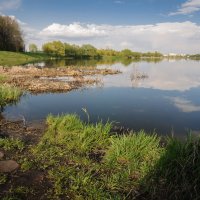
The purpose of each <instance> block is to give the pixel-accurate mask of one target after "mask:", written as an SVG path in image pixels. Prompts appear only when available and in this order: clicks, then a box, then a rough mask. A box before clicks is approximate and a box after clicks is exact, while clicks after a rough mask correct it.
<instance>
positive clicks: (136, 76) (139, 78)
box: [130, 65, 149, 88]
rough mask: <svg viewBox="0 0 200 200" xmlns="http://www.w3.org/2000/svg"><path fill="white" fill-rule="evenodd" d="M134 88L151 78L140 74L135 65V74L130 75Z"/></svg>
mask: <svg viewBox="0 0 200 200" xmlns="http://www.w3.org/2000/svg"><path fill="white" fill-rule="evenodd" d="M130 78H131V83H132V87H134V88H137V87H138V86H139V84H140V82H141V81H144V80H145V79H147V78H149V76H148V75H147V74H146V73H144V72H140V71H139V70H138V69H137V68H136V66H135V65H133V72H132V73H131V75H130Z"/></svg>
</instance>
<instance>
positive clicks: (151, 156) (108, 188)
mask: <svg viewBox="0 0 200 200" xmlns="http://www.w3.org/2000/svg"><path fill="white" fill-rule="evenodd" d="M47 124H48V130H47V131H46V133H45V134H44V136H43V137H42V139H41V141H40V143H39V144H38V145H37V146H36V147H34V148H33V149H32V152H33V154H34V157H35V161H34V162H35V164H34V166H37V168H41V169H43V170H44V169H46V170H47V171H48V174H49V175H48V177H49V179H50V180H51V181H52V183H53V188H52V195H53V194H54V195H55V198H59V197H61V196H64V197H67V196H69V197H70V198H71V199H84V198H86V199H114V198H115V199H124V198H125V197H126V196H129V193H130V191H132V190H133V189H136V188H138V187H139V185H140V183H141V181H142V179H143V177H144V176H146V174H147V173H148V172H149V171H150V170H151V169H152V166H153V165H154V164H155V162H156V161H157V159H158V158H159V156H160V152H161V151H162V148H160V147H159V138H158V137H157V136H155V135H153V136H149V135H147V134H145V133H144V132H139V133H138V134H134V133H130V135H127V136H125V135H123V136H117V135H113V134H111V127H112V124H111V123H109V122H108V123H106V124H105V125H103V124H102V123H101V122H99V123H97V124H88V123H84V122H82V121H81V120H80V119H79V117H77V116H76V115H66V116H60V117H53V116H51V115H50V116H49V117H48V118H47Z"/></svg>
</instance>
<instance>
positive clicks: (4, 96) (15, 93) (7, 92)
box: [0, 85, 22, 108]
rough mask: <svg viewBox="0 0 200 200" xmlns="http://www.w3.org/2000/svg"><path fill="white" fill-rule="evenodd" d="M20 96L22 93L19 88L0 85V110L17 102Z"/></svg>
mask: <svg viewBox="0 0 200 200" xmlns="http://www.w3.org/2000/svg"><path fill="white" fill-rule="evenodd" d="M21 95H22V91H21V90H20V89H19V88H16V87H11V86H9V85H0V108H2V107H3V106H5V105H6V104H9V103H12V102H15V101H17V100H19V98H20V96H21Z"/></svg>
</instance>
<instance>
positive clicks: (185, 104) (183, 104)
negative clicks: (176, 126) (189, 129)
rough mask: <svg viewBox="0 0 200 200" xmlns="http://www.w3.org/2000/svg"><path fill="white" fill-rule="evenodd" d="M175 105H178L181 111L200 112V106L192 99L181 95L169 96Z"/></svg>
mask: <svg viewBox="0 0 200 200" xmlns="http://www.w3.org/2000/svg"><path fill="white" fill-rule="evenodd" d="M168 99H170V100H171V101H172V102H173V104H174V106H175V107H177V108H178V109H179V110H180V111H182V112H186V113H190V112H199V111H200V106H198V105H194V104H193V103H192V102H191V101H189V100H187V99H183V98H181V97H169V98H168Z"/></svg>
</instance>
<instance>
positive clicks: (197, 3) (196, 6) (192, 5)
mask: <svg viewBox="0 0 200 200" xmlns="http://www.w3.org/2000/svg"><path fill="white" fill-rule="evenodd" d="M197 11H200V0H187V1H186V2H185V3H183V4H182V5H181V6H180V8H178V10H177V11H176V12H171V13H170V14H169V15H171V16H172V15H187V14H191V13H194V12H197Z"/></svg>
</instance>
